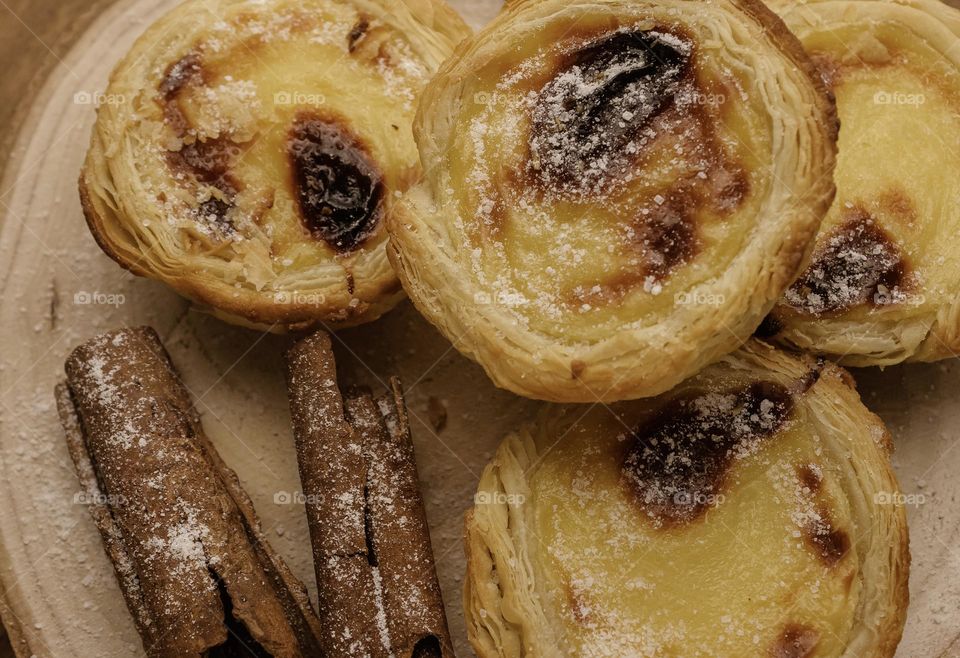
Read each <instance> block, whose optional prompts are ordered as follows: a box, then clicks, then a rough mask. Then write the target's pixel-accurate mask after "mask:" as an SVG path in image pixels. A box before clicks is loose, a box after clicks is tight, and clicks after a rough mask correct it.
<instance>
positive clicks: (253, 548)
mask: <svg viewBox="0 0 960 658" xmlns="http://www.w3.org/2000/svg"><path fill="white" fill-rule="evenodd" d="M66 372H67V381H66V383H64V384H61V385H59V386H58V387H57V402H58V408H59V412H60V416H61V420H62V422H63V426H64V429H65V432H66V436H67V444H68V447H69V450H70V455H71V457H72V458H73V461H74V464H75V466H76V470H77V474H78V476H79V478H80V481H81V484H82V485H83V487H84V488H85V490H86V494H87V497H88V500H89V501H90V502H91V505H90V509H91V513H92V515H93V518H94V521H95V523H96V525H97V527H98V529H99V530H100V534H101V537H102V538H103V542H104V547H105V549H106V552H107V555H108V556H109V557H110V559H111V561H112V562H113V564H114V568H115V571H116V575H117V580H118V582H119V584H120V589H121V591H122V593H123V596H124V598H125V599H126V602H127V606H128V608H129V609H130V612H131V613H132V615H133V618H134V621H135V623H136V625H137V628H138V630H139V632H140V635H141V638H142V640H143V645H144V649H145V650H146V653H147V655H148V656H150V657H151V658H168V657H174V656H176V657H177V658H182V657H197V658H201V657H203V658H206V657H211V658H212V657H215V656H233V655H237V656H239V655H245V656H246V655H255V656H275V657H278V658H279V657H291V658H294V657H300V656H319V655H322V654H321V647H320V641H319V637H320V636H321V635H322V632H321V628H320V625H319V621H318V619H317V617H316V615H315V613H314V612H313V610H312V609H311V607H310V604H309V599H308V598H307V593H306V589H305V588H304V586H303V584H302V583H300V582H299V581H298V580H297V579H296V578H295V577H294V576H293V574H292V573H291V572H290V571H289V569H288V568H287V567H286V565H285V564H284V563H283V561H282V560H281V559H280V558H279V557H278V556H277V555H276V554H275V553H274V552H273V550H272V549H271V548H270V546H269V545H268V544H267V542H266V540H265V539H264V537H263V535H262V533H261V530H260V524H259V520H258V519H257V516H256V513H255V511H254V509H253V505H252V503H251V502H250V499H249V497H248V496H247V495H246V494H245V493H244V492H243V490H242V489H241V487H240V483H239V481H238V480H237V477H236V474H235V473H234V472H233V471H232V470H230V469H229V468H228V467H227V466H226V465H225V464H224V462H223V461H222V460H221V459H220V457H219V455H218V454H217V452H216V450H215V449H214V448H213V446H212V444H211V443H210V441H209V440H208V439H207V437H206V435H205V434H204V433H203V429H202V427H201V426H200V422H199V418H198V415H197V413H196V410H195V409H194V408H193V405H192V403H191V401H190V397H189V394H188V393H187V391H186V389H185V388H184V386H183V385H182V383H181V382H180V379H179V377H178V375H177V373H176V371H175V370H174V367H173V364H172V362H171V361H170V358H169V356H168V355H167V353H166V351H165V350H164V348H163V345H162V344H161V342H160V339H159V337H158V336H157V334H156V333H155V332H154V331H153V330H152V329H150V328H149V327H141V328H136V329H121V330H118V331H113V332H110V333H107V334H104V335H102V336H100V337H98V338H95V339H93V340H91V341H89V342H88V343H85V344H84V345H81V346H80V347H79V348H77V349H76V350H75V351H74V352H73V353H72V354H71V356H70V357H69V358H68V360H67V363H66Z"/></svg>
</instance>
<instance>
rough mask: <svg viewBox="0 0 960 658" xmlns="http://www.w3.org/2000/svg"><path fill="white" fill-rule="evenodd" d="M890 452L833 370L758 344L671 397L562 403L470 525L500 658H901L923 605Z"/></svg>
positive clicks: (512, 457) (485, 652)
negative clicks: (913, 592) (916, 592)
mask: <svg viewBox="0 0 960 658" xmlns="http://www.w3.org/2000/svg"><path fill="white" fill-rule="evenodd" d="M891 447H892V445H891V442H890V437H889V434H888V432H887V430H886V429H885V428H884V426H883V424H882V422H881V421H880V419H879V418H878V417H876V416H875V415H874V414H872V413H870V412H869V411H868V410H867V409H866V408H865V407H864V406H863V404H862V403H861V402H860V399H859V396H858V395H857V393H856V390H855V389H854V388H853V380H852V379H851V378H850V376H849V375H848V374H847V373H846V372H845V371H843V370H842V369H841V368H839V367H837V366H834V365H832V364H830V363H829V362H825V361H821V362H816V361H814V360H812V359H807V360H799V359H796V358H793V357H791V356H788V355H787V354H785V353H783V352H780V351H778V350H776V349H774V348H772V347H770V346H769V345H767V344H765V343H761V342H759V341H752V342H750V343H748V344H747V345H746V346H745V347H744V348H742V349H741V350H739V351H737V352H735V353H733V354H731V355H728V356H726V357H724V358H723V359H721V360H720V361H719V362H717V363H716V364H714V365H712V366H710V367H708V368H707V369H706V370H704V371H703V372H702V373H701V374H699V375H698V376H696V377H694V378H693V379H691V380H689V381H688V382H685V383H684V384H683V385H681V386H680V387H679V388H677V389H676V390H674V391H671V392H670V393H669V394H667V395H664V396H662V397H660V398H655V399H650V400H641V401H633V402H622V403H617V404H614V405H612V406H611V407H610V408H609V409H607V408H602V407H600V406H595V407H593V408H592V409H590V410H588V411H585V410H584V409H583V408H582V407H564V406H556V405H549V406H546V407H545V408H544V409H543V411H542V412H541V414H540V415H539V417H538V419H537V421H536V422H535V423H533V424H531V425H529V426H527V427H524V428H522V429H520V430H519V431H518V432H516V433H514V434H511V435H509V436H508V437H507V438H506V439H505V440H504V442H503V443H502V444H501V446H500V448H499V450H498V451H497V453H496V455H495V457H494V458H493V460H492V462H491V463H490V464H489V465H488V467H487V468H486V470H485V471H484V473H483V475H482V477H481V480H480V484H479V488H478V493H477V497H476V502H475V506H474V508H473V509H472V510H471V511H470V512H469V513H468V514H467V519H466V540H465V543H466V551H467V563H468V564H467V575H466V581H465V586H464V614H465V616H466V622H467V632H468V635H469V638H470V641H471V643H472V645H473V647H474V649H475V650H476V652H477V654H478V656H480V658H492V657H499V658H519V657H521V656H522V657H533V656H540V657H546V656H550V657H551V658H556V657H560V656H571V657H573V656H578V657H595V656H604V657H610V656H617V657H620V656H622V657H626V656H630V657H632V658H641V657H644V656H651V657H652V656H667V655H669V656H674V655H676V656H685V657H690V658H699V657H710V658H728V657H729V658H734V657H736V658H739V657H741V656H761V655H762V656H805V657H810V658H812V657H814V656H816V657H817V658H826V657H837V656H842V657H844V658H859V657H861V656H871V657H872V658H889V657H890V656H893V655H894V652H895V650H896V647H897V644H898V642H899V640H900V636H901V632H902V628H903V624H904V620H905V615H906V608H907V600H908V588H907V578H908V571H909V561H910V558H909V550H908V535H907V527H906V519H905V514H904V507H903V504H904V502H908V501H906V500H905V499H904V497H903V496H902V494H900V493H899V489H898V486H897V482H896V480H895V477H894V475H893V472H892V470H891V468H890V464H889V452H890V450H891Z"/></svg>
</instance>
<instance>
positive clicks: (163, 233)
mask: <svg viewBox="0 0 960 658" xmlns="http://www.w3.org/2000/svg"><path fill="white" fill-rule="evenodd" d="M467 34H468V29H467V28H466V27H465V25H464V24H463V22H462V21H461V20H460V18H459V17H458V16H457V15H456V14H455V13H454V12H453V11H452V10H451V9H449V8H448V7H447V6H446V5H445V4H444V3H443V2H442V1H441V0H408V1H405V0H298V1H296V2H294V1H293V0H263V1H257V2H254V1H251V0H194V1H190V2H185V3H184V4H182V5H180V6H178V7H177V8H176V9H174V10H173V11H172V12H170V13H169V14H167V15H166V16H165V17H164V18H162V19H160V20H159V21H158V22H157V23H155V24H154V25H153V26H152V27H150V28H149V29H148V30H147V32H146V33H145V34H144V35H143V36H142V37H140V39H139V40H138V41H137V42H136V44H135V45H134V46H133V48H132V49H131V51H130V52H129V54H127V56H126V57H124V59H123V60H122V61H121V62H120V63H119V64H118V66H117V67H116V69H115V70H114V72H113V75H112V76H111V79H110V84H109V87H108V89H107V91H106V93H105V94H104V96H103V99H102V100H103V104H102V105H101V106H100V108H99V111H98V116H97V123H96V126H95V128H94V131H93V137H92V140H91V145H90V150H89V153H88V156H87V159H86V162H85V164H84V167H83V173H82V175H81V179H80V193H81V199H82V202H83V207H84V211H85V214H86V217H87V222H88V224H89V226H90V229H91V231H92V232H93V234H94V236H95V237H96V239H97V241H98V242H99V243H100V246H101V247H103V249H104V251H106V252H107V253H108V254H109V255H110V256H111V257H112V258H113V259H114V260H116V261H117V262H118V263H120V264H121V265H122V266H124V267H125V268H127V269H129V270H131V271H133V272H135V273H136V274H140V275H144V276H150V277H154V278H157V279H160V280H162V281H165V282H166V283H168V284H170V285H171V286H173V287H174V288H175V289H177V290H178V291H179V292H181V293H182V294H184V295H186V296H187V297H190V298H192V299H194V300H196V301H198V302H200V303H202V304H204V305H207V306H209V307H211V308H212V309H213V310H214V312H215V313H216V314H218V315H220V316H222V317H224V318H225V319H227V320H230V321H234V322H237V323H241V324H255V325H267V326H271V327H274V328H276V329H283V328H291V327H296V328H300V327H304V326H307V325H310V324H313V323H316V322H318V321H324V322H333V323H341V324H355V323H359V322H362V321H366V320H370V319H373V318H375V317H377V316H378V315H380V314H382V313H383V312H385V311H386V310H388V309H389V308H390V307H391V306H392V305H393V304H395V303H396V302H397V301H398V300H399V299H400V298H401V297H402V291H401V289H400V285H399V283H398V281H397V279H396V276H395V275H394V273H393V271H392V269H391V267H390V264H389V262H388V261H387V257H386V254H385V251H384V243H385V241H386V233H385V230H384V229H383V226H382V225H383V221H382V218H383V217H384V215H385V214H386V213H388V212H389V211H390V207H391V205H392V204H393V202H394V194H395V193H398V192H400V191H402V190H404V189H406V188H407V186H409V185H410V184H411V183H412V182H413V181H414V180H416V179H417V177H418V176H419V172H420V167H419V159H418V155H417V150H416V146H415V144H414V141H413V136H412V132H411V124H412V121H413V117H414V113H415V111H416V106H417V97H418V95H419V92H420V89H421V88H422V87H423V85H424V84H425V83H426V82H427V79H428V78H429V77H430V75H431V74H432V73H433V72H434V71H435V70H436V68H437V67H438V66H439V64H440V62H441V61H442V60H443V59H444V58H445V57H446V56H447V55H448V54H450V52H451V51H452V49H453V46H454V45H455V44H456V43H457V42H458V41H459V40H461V39H462V38H463V37H465V36H466V35H467Z"/></svg>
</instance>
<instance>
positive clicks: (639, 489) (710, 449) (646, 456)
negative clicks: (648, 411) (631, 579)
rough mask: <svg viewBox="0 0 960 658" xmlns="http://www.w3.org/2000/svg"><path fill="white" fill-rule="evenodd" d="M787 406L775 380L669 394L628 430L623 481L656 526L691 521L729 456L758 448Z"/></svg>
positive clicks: (716, 489)
mask: <svg viewBox="0 0 960 658" xmlns="http://www.w3.org/2000/svg"><path fill="white" fill-rule="evenodd" d="M792 410H793V398H792V396H791V394H790V392H789V391H788V390H787V389H786V388H785V387H783V386H781V385H780V384H775V383H772V382H756V383H753V384H750V385H748V386H743V387H741V388H737V389H731V390H728V391H721V392H703V393H697V394H689V395H685V396H683V397H680V398H677V399H675V400H672V401H671V402H669V403H668V404H667V405H666V406H665V407H664V408H663V409H661V410H660V412H659V413H658V414H657V415H656V416H655V417H654V418H653V419H652V420H651V421H649V422H648V423H646V424H644V425H641V426H640V427H637V428H635V429H634V430H633V432H632V433H631V436H630V441H631V443H630V446H629V448H628V450H627V454H626V457H625V458H624V461H623V466H622V468H621V475H622V482H623V484H624V485H625V486H626V487H627V488H628V489H629V490H630V491H631V493H632V494H633V500H634V501H635V502H636V503H637V505H639V506H640V507H641V508H642V509H643V510H644V511H645V512H646V514H647V515H648V516H649V517H650V518H651V519H653V521H654V523H655V524H657V525H658V526H661V525H663V526H675V525H681V524H685V523H689V522H691V521H694V520H696V519H698V518H700V517H702V516H703V514H704V513H705V512H706V511H707V509H708V508H709V507H710V505H711V501H712V500H714V499H715V498H716V497H717V495H718V494H720V493H721V491H722V490H723V487H724V482H725V480H726V476H727V471H728V470H729V468H730V466H731V464H732V463H733V461H734V459H735V458H736V457H737V456H738V455H743V454H750V453H752V452H753V451H755V450H756V448H757V447H758V444H759V442H761V441H762V440H764V439H766V438H768V437H770V436H772V435H773V434H775V433H776V432H777V431H778V430H779V429H780V427H781V426H783V424H784V423H785V422H786V421H787V419H788V418H789V416H790V413H791V411H792Z"/></svg>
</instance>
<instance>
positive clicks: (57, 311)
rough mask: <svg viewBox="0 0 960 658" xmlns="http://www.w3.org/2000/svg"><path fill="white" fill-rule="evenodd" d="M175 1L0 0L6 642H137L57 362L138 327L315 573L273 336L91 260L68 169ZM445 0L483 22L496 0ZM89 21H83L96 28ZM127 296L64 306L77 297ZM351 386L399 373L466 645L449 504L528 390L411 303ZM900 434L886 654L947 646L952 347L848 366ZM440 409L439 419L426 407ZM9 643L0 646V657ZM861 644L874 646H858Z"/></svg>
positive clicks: (63, 653) (45, 646)
mask: <svg viewBox="0 0 960 658" xmlns="http://www.w3.org/2000/svg"><path fill="white" fill-rule="evenodd" d="M172 4H173V0H120V1H119V2H118V3H117V4H114V3H113V1H112V0H33V1H31V0H0V56H2V59H0V61H2V62H3V63H4V64H5V67H4V68H3V72H2V73H0V145H2V146H3V151H2V154H3V155H0V168H2V169H0V170H2V171H3V175H2V177H0V180H2V181H3V182H2V187H0V295H2V302H3V303H2V304H0V327H2V328H3V332H2V334H0V586H2V591H3V594H2V596H0V613H2V616H3V622H4V625H5V626H6V627H7V629H8V631H9V633H10V635H11V637H12V638H13V641H14V646H15V649H16V651H17V654H18V655H19V656H21V657H25V656H32V655H36V656H56V657H57V658H61V657H68V656H69V657H76V658H96V657H97V656H109V657H110V658H113V657H126V656H142V655H143V654H142V649H141V647H140V645H139V641H138V638H137V636H136V633H135V631H134V630H133V625H132V622H131V621H130V619H129V615H128V613H127V611H126V609H125V607H124V605H123V602H122V600H121V598H120V595H119V590H118V589H117V586H116V583H115V581H114V579H113V574H112V571H111V568H110V564H109V562H108V561H107V560H106V558H105V556H104V555H103V551H102V548H101V545H100V540H99V537H98V535H97V533H96V530H95V528H94V526H93V523H92V522H91V520H90V519H89V515H88V514H87V510H86V509H85V508H84V506H83V505H79V504H76V503H75V502H72V501H74V496H75V493H76V491H77V489H78V485H77V482H76V478H75V476H74V474H73V472H72V469H71V468H70V464H69V458H68V456H67V454H66V449H65V446H64V442H63V437H62V432H61V431H60V428H59V425H58V422H57V419H56V414H55V413H54V410H53V405H52V388H53V383H54V382H55V381H56V380H57V379H58V378H59V377H60V376H61V373H62V365H63V359H64V356H65V355H66V354H67V352H68V351H69V349H70V348H72V347H73V346H75V345H76V344H78V343H79V342H81V341H82V340H85V339H86V338H88V337H90V336H92V335H94V334H96V333H98V332H101V331H104V330H106V329H109V328H111V327H115V326H118V325H123V324H137V323H147V324H151V325H153V326H155V327H156V328H157V330H158V331H159V332H160V334H161V336H162V337H163V338H164V341H165V343H166V344H167V346H168V349H169V350H170V352H171V354H172V356H173V359H174V361H175V362H176V363H177V365H178V367H179V368H180V369H181V371H182V374H183V377H184V380H185V381H186V382H187V384H188V385H189V386H190V388H191V389H192V391H193V392H194V396H195V397H196V398H197V399H198V400H199V402H198V406H199V408H200V411H201V413H202V415H203V422H204V425H205V427H206V429H207V430H208V433H209V434H210V436H211V439H212V440H213V441H214V443H215V444H216V445H217V448H218V449H219V450H220V452H221V453H222V455H223V457H224V459H225V460H226V461H227V462H228V463H229V464H230V466H231V467H233V468H234V469H236V470H237V472H238V474H239V476H240V478H241V481H242V482H243V484H244V486H245V487H246V488H247V490H248V491H249V492H250V494H251V497H252V498H253V500H254V504H255V505H256V507H257V509H258V511H259V512H260V515H261V517H262V518H263V521H264V527H265V530H266V532H267V534H268V536H269V537H270V539H271V542H272V543H273V544H274V545H275V547H276V548H277V550H278V551H279V552H280V553H281V554H283V555H284V557H285V558H286V559H287V560H288V561H289V562H290V564H291V567H292V568H293V569H294V571H295V572H296V573H297V574H298V575H299V576H300V577H301V578H302V579H303V580H304V581H305V582H307V583H310V582H311V581H312V580H313V578H312V567H311V565H310V561H309V542H308V539H307V529H306V524H305V521H304V515H303V509H302V507H298V506H296V505H290V504H278V503H277V500H278V499H277V494H284V493H285V494H287V495H289V493H290V492H294V491H297V490H298V489H297V487H298V478H297V474H296V462H295V457H294V454H293V448H292V445H293V444H292V438H291V434H290V429H289V427H290V425H289V417H288V412H287V404H286V393H285V390H284V384H283V377H282V373H281V370H280V367H279V364H280V354H281V352H282V350H283V348H284V346H285V344H286V339H285V338H283V337H278V336H272V335H262V334H259V333H257V332H252V331H247V330H243V329H238V328H234V327H229V326H227V325H224V324H223V323H221V322H219V321H217V320H215V319H213V318H211V317H209V316H207V315H205V314H203V313H199V312H197V311H195V310H194V309H192V308H191V307H190V305H189V304H188V303H186V302H184V301H183V300H182V299H180V298H179V297H178V296H177V295H175V294H174V293H172V292H171V291H169V290H168V289H166V288H165V287H164V286H162V285H159V284H157V283H154V282H152V281H147V280H144V279H137V278H135V277H132V276H130V275H129V274H127V273H125V272H123V271H121V270H120V268H118V267H117V266H116V265H115V264H114V263H113V262H112V261H110V260H109V259H108V258H106V257H105V256H103V254H102V253H100V251H99V249H98V248H97V247H96V245H95V243H94V241H93V239H92V238H91V237H90V235H89V233H88V232H87V230H86V227H85V225H84V222H83V220H82V215H81V212H80V208H79V203H78V200H77V195H76V184H75V182H76V178H77V174H78V171H79V164H80V162H81V160H82V157H83V152H84V149H85V147H86V143H87V139H88V135H89V130H90V126H91V125H92V122H93V109H92V107H89V106H83V105H78V104H77V103H75V102H73V94H75V93H76V92H77V91H88V92H89V91H97V90H100V89H102V88H103V85H104V83H105V80H106V77H107V74H108V73H109V70H110V69H111V68H112V65H113V63H114V62H115V61H116V60H117V59H118V58H119V57H120V56H121V55H122V54H123V52H124V50H125V49H126V48H127V47H129V44H130V43H131V42H132V40H133V39H134V38H135V37H136V35H137V34H139V32H140V31H142V30H143V29H144V28H145V27H146V25H147V24H148V23H149V21H150V20H152V19H153V18H154V17H155V16H156V15H158V13H159V12H161V11H162V10H163V8H164V7H168V6H170V5H172ZM453 4H454V5H455V6H457V7H458V8H460V9H461V10H462V11H464V12H465V13H466V14H467V15H468V19H469V20H470V21H471V22H472V23H473V24H474V25H479V24H481V23H482V22H483V21H484V20H485V19H486V18H487V17H488V16H490V15H491V14H492V12H493V11H495V4H496V1H495V0H459V1H456V0H455V1H454V2H453ZM94 21H95V26H96V27H95V30H94V31H93V32H90V31H89V30H90V27H91V25H93V24H94ZM91 291H101V292H109V293H112V294H115V295H120V296H122V298H123V300H124V301H123V303H119V304H115V305H112V306H110V305H108V306H96V305H89V304H80V303H75V301H76V296H77V295H78V293H83V292H91ZM336 349H337V351H338V361H339V362H340V364H341V368H342V370H343V376H344V378H345V379H346V380H348V381H351V382H354V383H360V384H364V383H365V384H370V385H375V386H378V385H380V382H382V381H383V380H385V379H386V376H388V375H390V374H393V373H398V374H400V375H401V376H402V377H403V378H404V379H405V381H406V384H407V389H408V393H409V400H410V403H411V409H412V412H413V415H414V438H415V443H416V449H417V456H418V463H419V466H420V475H421V480H422V481H423V488H424V497H425V500H426V504H427V512H428V517H429V521H430V525H431V531H432V534H433V543H434V549H435V551H436V554H437V560H438V569H439V572H440V578H441V582H442V585H443V592H444V597H445V601H446V604H447V608H448V613H449V616H450V621H451V630H452V632H453V633H454V635H455V636H456V638H457V643H458V650H459V651H460V653H461V655H464V656H466V655H471V654H470V652H469V649H468V648H467V647H466V643H465V638H464V632H463V621H462V615H461V604H460V588H461V584H462V571H463V557H462V542H461V539H460V535H461V530H462V514H463V512H464V511H465V510H466V509H467V508H468V507H469V506H470V505H471V504H472V496H473V492H474V491H475V488H476V482H477V478H478V476H479V473H480V470H481V469H482V468H483V466H484V464H485V463H486V461H487V460H488V459H489V457H490V456H491V454H492V451H493V450H494V448H495V446H496V445H497V443H498V442H499V440H500V438H501V437H502V436H503V434H504V433H505V432H506V431H508V430H509V429H511V428H512V427H514V426H515V425H516V424H517V423H518V422H520V420H522V419H526V418H529V417H530V415H531V413H532V412H533V410H534V409H535V408H536V406H537V405H536V404H535V403H532V402H529V401H526V400H522V399H520V398H517V397H515V396H513V395H510V394H508V393H505V392H503V391H498V390H496V389H495V388H493V386H492V385H491V384H490V382H489V381H488V380H487V378H486V377H485V376H484V374H483V373H482V371H481V370H480V369H479V368H478V367H476V366H475V365H474V364H472V363H470V362H468V361H467V360H465V359H464V358H462V357H461V356H460V355H459V354H458V353H457V352H456V351H455V350H453V348H452V347H451V346H450V344H449V343H447V342H446V341H445V340H444V339H443V338H442V337H440V336H439V335H438V334H437V333H436V332H435V331H434V330H433V329H432V328H431V327H430V326H429V325H428V324H427V323H426V322H425V321H424V320H423V319H422V318H420V317H419V316H418V315H417V314H416V313H415V312H414V310H413V309H412V308H411V307H410V306H409V305H408V304H404V305H402V306H401V307H400V308H399V309H398V310H397V311H395V312H393V313H390V314H389V315H388V316H386V317H385V318H384V319H383V320H381V321H378V322H376V323H373V324H371V325H367V326H364V327H360V328H358V329H354V330H349V331H344V332H341V334H340V335H339V336H338V337H337V348H336ZM854 374H855V377H856V379H857V381H858V384H859V387H860V391H861V394H862V395H863V398H864V401H865V402H866V404H867V405H868V406H869V407H870V408H871V409H873V410H875V411H877V412H878V413H879V414H880V415H881V416H882V417H883V419H884V420H885V421H886V422H887V424H888V425H889V427H890V428H891V431H892V432H893V434H894V437H895V441H896V445H897V454H896V455H895V458H894V466H895V468H896V469H897V472H898V475H899V476H900V479H901V484H902V487H903V489H904V491H905V493H907V494H912V495H914V499H915V500H917V501H920V502H918V504H917V505H915V506H911V507H909V508H908V518H909V521H910V527H911V543H912V553H913V556H914V561H913V573H912V578H911V598H912V603H911V608H910V615H909V619H908V623H907V629H906V632H905V635H904V640H903V643H902V645H901V649H900V652H899V654H898V656H899V658H927V657H936V656H943V657H947V658H958V657H960V643H958V642H957V638H958V636H960V510H958V508H957V496H958V494H960V484H958V481H957V478H956V476H955V473H956V472H957V471H958V470H960V449H958V443H960V367H958V364H957V362H956V361H949V362H943V363H939V364H933V365H911V366H904V367H895V368H888V369H886V370H885V371H882V372H881V371H880V370H864V371H858V372H855V373H854ZM438 405H439V406H442V407H444V408H445V409H446V412H447V422H446V426H445V427H444V428H442V429H441V428H439V426H435V425H433V424H431V422H430V410H431V409H436V408H437V407H438ZM3 656H4V654H3V653H2V652H0V657H3ZM864 658H868V657H864Z"/></svg>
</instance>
